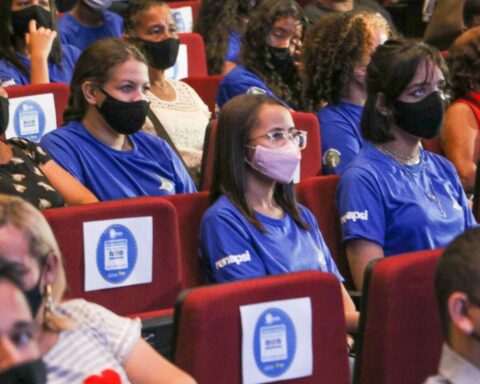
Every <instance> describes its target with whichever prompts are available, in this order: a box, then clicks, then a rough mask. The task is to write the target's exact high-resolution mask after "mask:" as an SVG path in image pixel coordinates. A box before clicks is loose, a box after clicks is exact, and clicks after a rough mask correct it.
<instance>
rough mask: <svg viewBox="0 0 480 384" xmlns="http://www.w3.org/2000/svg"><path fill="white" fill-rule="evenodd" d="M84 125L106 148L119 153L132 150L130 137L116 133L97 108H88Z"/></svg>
mask: <svg viewBox="0 0 480 384" xmlns="http://www.w3.org/2000/svg"><path fill="white" fill-rule="evenodd" d="M82 123H83V125H84V126H85V128H86V130H87V131H88V132H90V134H91V135H92V136H93V137H95V138H96V139H97V140H98V141H100V142H102V143H103V144H105V145H106V146H108V147H110V148H112V149H116V150H118V151H128V150H130V149H132V146H131V144H130V141H129V140H128V137H127V136H126V135H123V134H121V133H118V132H116V131H115V130H114V129H113V128H112V127H110V126H109V125H108V124H107V122H106V121H105V119H104V118H103V117H102V115H100V113H99V112H98V111H97V109H96V108H95V106H93V105H89V106H88V109H87V112H86V113H85V117H84V118H83V120H82Z"/></svg>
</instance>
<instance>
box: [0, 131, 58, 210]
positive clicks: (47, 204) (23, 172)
mask: <svg viewBox="0 0 480 384" xmlns="http://www.w3.org/2000/svg"><path fill="white" fill-rule="evenodd" d="M4 142H5V143H7V144H8V145H9V146H10V147H11V148H12V152H13V156H12V158H11V159H10V161H9V162H8V163H7V164H0V193H4V194H7V195H16V196H20V197H22V198H23V199H25V200H27V201H28V202H30V203H31V204H33V205H34V206H35V207H37V208H39V209H46V208H55V207H63V206H64V205H65V202H64V200H63V197H62V195H60V193H58V192H57V191H56V190H55V189H54V188H53V187H52V185H51V184H50V181H49V180H48V179H47V177H46V176H45V175H44V174H43V172H42V171H41V170H40V168H39V167H41V166H42V165H44V164H45V163H47V162H48V161H49V160H51V158H50V156H49V155H47V153H46V152H45V151H44V150H43V149H42V148H41V147H40V146H38V145H37V144H35V143H32V142H30V141H28V140H25V139H21V138H19V137H15V138H12V139H9V140H6V141H4Z"/></svg>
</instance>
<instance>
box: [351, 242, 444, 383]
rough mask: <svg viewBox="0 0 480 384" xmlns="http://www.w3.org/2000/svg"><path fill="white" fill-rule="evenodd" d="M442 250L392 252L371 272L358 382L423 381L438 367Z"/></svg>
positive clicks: (363, 315) (357, 366)
mask: <svg viewBox="0 0 480 384" xmlns="http://www.w3.org/2000/svg"><path fill="white" fill-rule="evenodd" d="M440 254H441V250H434V251H431V250H429V251H421V252H415V253H409V254H404V255H400V256H392V257H388V258H385V259H382V260H380V261H379V262H377V263H376V264H373V269H371V270H370V271H369V272H367V273H366V274H365V282H364V289H363V296H364V302H363V304H364V306H363V308H362V313H361V319H360V335H361V334H362V333H363V338H360V339H359V340H358V341H359V345H358V347H359V350H358V351H357V353H358V355H357V361H356V362H355V375H354V383H361V384H372V383H375V384H412V383H423V381H424V380H425V379H426V377H427V376H429V375H432V374H435V373H436V372H437V365H438V359H439V356H440V351H441V345H442V339H443V337H442V331H441V324H440V316H439V313H438V308H437V303H436V300H435V292H434V276H435V268H436V265H437V263H438V259H439V256H440ZM369 267H370V268H372V267H371V266H369ZM362 330H363V332H362Z"/></svg>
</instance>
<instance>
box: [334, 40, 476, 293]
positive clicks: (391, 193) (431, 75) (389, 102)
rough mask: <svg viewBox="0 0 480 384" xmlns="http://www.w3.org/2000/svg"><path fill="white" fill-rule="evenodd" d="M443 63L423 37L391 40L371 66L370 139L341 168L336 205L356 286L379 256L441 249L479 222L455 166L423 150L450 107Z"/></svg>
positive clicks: (365, 124) (365, 126) (365, 121)
mask: <svg viewBox="0 0 480 384" xmlns="http://www.w3.org/2000/svg"><path fill="white" fill-rule="evenodd" d="M445 75H446V66H445V63H444V61H443V59H442V57H441V55H440V53H439V52H438V51H437V50H435V49H434V48H432V47H430V46H428V45H426V44H425V43H422V42H416V41H408V40H389V41H387V42H386V43H385V44H383V45H381V46H379V47H378V48H377V50H376V51H375V53H374V54H373V55H372V58H371V62H370V64H369V65H368V68H367V90H368V96H367V101H366V104H365V109H364V112H363V117H362V126H361V129H362V134H363V137H364V139H365V140H366V144H365V146H364V147H363V148H362V150H361V151H360V152H359V154H358V155H357V157H355V159H354V160H353V161H352V162H351V163H350V164H349V165H348V166H347V168H346V170H345V171H344V173H343V174H342V177H341V179H340V184H339V189H338V206H339V211H340V217H341V226H342V234H343V240H344V242H345V243H346V251H347V256H348V260H349V263H350V269H351V271H352V276H353V279H354V281H355V284H356V286H357V288H361V287H362V285H363V274H364V270H365V267H366V265H367V264H368V263H369V262H370V261H371V260H372V259H376V258H382V257H385V256H390V255H396V254H400V253H407V252H413V251H419V250H424V249H435V248H441V247H445V246H446V245H448V243H449V242H450V241H451V240H453V238H455V237H456V236H457V235H458V234H460V233H461V232H463V231H464V230H465V229H467V228H469V227H471V226H472V225H474V224H475V219H474V218H473V215H472V212H471V210H470V208H469V206H468V203H467V200H466V197H465V193H464V191H463V189H462V186H461V184H460V181H459V178H458V175H457V173H456V171H455V168H454V167H453V165H452V164H451V163H450V162H449V161H448V160H447V159H445V158H444V157H441V156H438V155H435V154H433V153H429V152H427V151H424V150H423V149H422V147H421V145H420V140H421V139H422V138H425V139H431V138H433V137H435V136H436V135H437V134H438V132H439V130H440V128H441V126H442V120H443V114H444V108H445V94H444V87H445Z"/></svg>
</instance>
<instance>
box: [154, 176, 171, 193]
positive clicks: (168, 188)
mask: <svg viewBox="0 0 480 384" xmlns="http://www.w3.org/2000/svg"><path fill="white" fill-rule="evenodd" d="M157 177H158V178H159V179H160V183H161V184H160V187H158V189H163V190H165V191H167V192H172V191H173V184H172V182H171V181H170V180H168V179H165V178H164V177H162V176H158V175H157Z"/></svg>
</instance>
